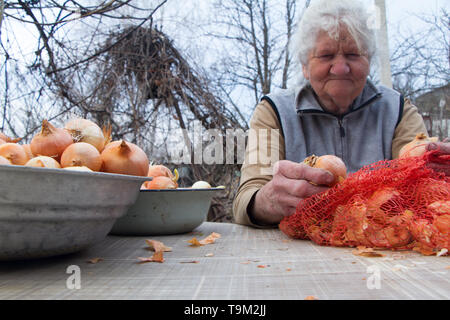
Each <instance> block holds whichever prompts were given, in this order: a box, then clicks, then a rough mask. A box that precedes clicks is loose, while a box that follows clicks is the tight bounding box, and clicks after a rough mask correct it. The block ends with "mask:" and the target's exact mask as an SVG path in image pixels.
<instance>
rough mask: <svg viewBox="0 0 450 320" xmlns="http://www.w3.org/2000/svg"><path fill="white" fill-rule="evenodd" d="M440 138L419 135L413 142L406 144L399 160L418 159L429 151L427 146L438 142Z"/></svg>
mask: <svg viewBox="0 0 450 320" xmlns="http://www.w3.org/2000/svg"><path fill="white" fill-rule="evenodd" d="M437 141H438V137H431V138H429V137H427V136H426V135H425V134H424V133H419V134H418V135H417V136H416V137H415V138H414V140H413V141H411V142H409V143H407V144H405V145H404V146H403V147H402V148H401V149H400V152H399V154H398V157H399V158H406V157H418V156H421V155H423V154H424V153H425V152H426V151H427V144H429V143H430V142H437Z"/></svg>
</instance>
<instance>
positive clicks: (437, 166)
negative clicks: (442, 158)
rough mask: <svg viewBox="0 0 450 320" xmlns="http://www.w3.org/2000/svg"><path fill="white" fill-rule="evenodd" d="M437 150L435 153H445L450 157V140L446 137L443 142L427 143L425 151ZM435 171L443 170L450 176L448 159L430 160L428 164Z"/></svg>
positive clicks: (449, 161)
mask: <svg viewBox="0 0 450 320" xmlns="http://www.w3.org/2000/svg"><path fill="white" fill-rule="evenodd" d="M431 150H438V153H437V155H447V156H448V157H450V140H449V139H448V138H447V139H445V140H444V141H443V142H432V143H429V144H428V145H427V151H431ZM428 166H429V167H430V168H432V169H433V170H436V171H440V172H444V173H445V175H446V176H450V160H448V161H446V162H444V163H442V162H431V163H430V164H429V165H428Z"/></svg>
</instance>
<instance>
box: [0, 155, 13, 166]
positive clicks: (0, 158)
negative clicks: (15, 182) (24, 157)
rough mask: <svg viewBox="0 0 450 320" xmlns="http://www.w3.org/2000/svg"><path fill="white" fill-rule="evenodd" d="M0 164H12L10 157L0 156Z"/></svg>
mask: <svg viewBox="0 0 450 320" xmlns="http://www.w3.org/2000/svg"><path fill="white" fill-rule="evenodd" d="M0 164H11V162H9V160H8V159H6V158H5V157H3V156H0Z"/></svg>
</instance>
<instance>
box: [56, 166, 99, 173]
mask: <svg viewBox="0 0 450 320" xmlns="http://www.w3.org/2000/svg"><path fill="white" fill-rule="evenodd" d="M63 169H66V170H72V171H86V172H92V170H91V169H89V168H88V167H85V166H81V167H65V168H63Z"/></svg>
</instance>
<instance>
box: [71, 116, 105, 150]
mask: <svg viewBox="0 0 450 320" xmlns="http://www.w3.org/2000/svg"><path fill="white" fill-rule="evenodd" d="M64 129H66V130H67V131H68V132H69V133H70V135H71V136H72V139H73V142H86V143H89V144H91V145H93V146H94V147H96V148H97V150H98V152H102V151H103V149H104V148H105V145H106V144H107V143H109V140H110V135H108V136H107V137H105V135H104V133H105V132H106V131H105V132H104V131H102V129H100V127H99V126H98V125H97V124H95V123H94V122H92V121H90V120H87V119H82V118H76V119H72V120H70V121H69V122H67V123H66V124H65V126H64Z"/></svg>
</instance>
